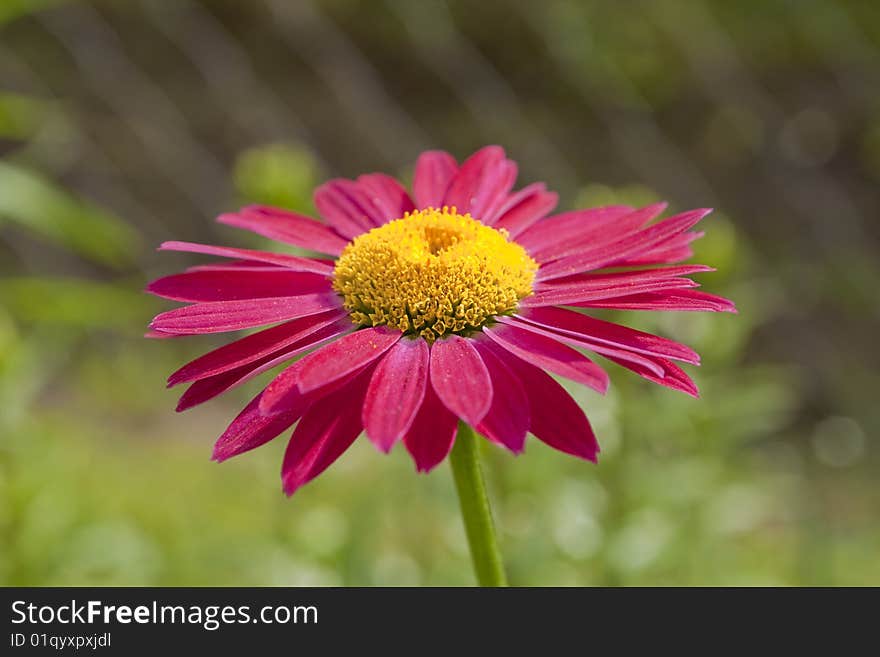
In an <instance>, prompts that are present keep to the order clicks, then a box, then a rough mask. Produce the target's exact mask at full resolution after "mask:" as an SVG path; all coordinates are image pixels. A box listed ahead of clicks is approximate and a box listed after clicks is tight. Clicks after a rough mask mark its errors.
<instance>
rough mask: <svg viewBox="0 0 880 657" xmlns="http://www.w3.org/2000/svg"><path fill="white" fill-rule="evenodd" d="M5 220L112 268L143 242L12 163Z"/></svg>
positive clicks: (2, 210) (5, 171) (1, 201)
mask: <svg viewBox="0 0 880 657" xmlns="http://www.w3.org/2000/svg"><path fill="white" fill-rule="evenodd" d="M4 220H6V221H13V222H16V223H18V224H20V225H22V226H23V227H25V228H27V229H28V230H32V231H34V232H36V233H39V234H40V235H41V236H43V237H47V238H50V239H52V240H54V241H56V242H58V243H59V244H61V245H63V246H66V247H68V248H69V249H70V250H72V251H74V252H76V253H79V254H82V255H84V256H86V257H88V258H90V259H93V260H95V261H98V262H102V263H105V264H109V265H121V264H123V263H125V262H128V261H130V260H131V258H132V255H133V253H134V251H135V246H136V245H137V242H138V239H137V238H138V236H137V233H136V232H135V231H134V230H133V229H131V228H130V227H129V226H128V225H126V224H124V223H122V222H121V221H119V220H118V219H117V218H116V217H113V216H112V215H109V214H107V213H105V212H103V211H101V210H99V209H98V208H96V207H93V206H90V205H89V204H87V203H84V202H82V201H80V200H78V199H76V198H74V197H72V196H71V195H70V194H68V193H66V192H65V191H63V190H61V189H59V188H58V187H57V186H55V185H53V184H52V183H51V182H50V181H48V180H46V179H45V178H43V177H42V176H40V175H38V174H36V173H34V172H33V171H28V170H27V169H25V168H23V167H20V166H17V165H14V164H11V163H8V162H0V222H3V221H4ZM0 225H2V223H0Z"/></svg>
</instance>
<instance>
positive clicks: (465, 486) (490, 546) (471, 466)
mask: <svg viewBox="0 0 880 657" xmlns="http://www.w3.org/2000/svg"><path fill="white" fill-rule="evenodd" d="M479 447H480V446H479V445H478V444H477V439H476V436H475V435H474V430H473V429H471V427H470V426H469V425H467V424H465V423H464V422H459V423H458V435H457V436H456V438H455V446H454V447H453V448H452V453H451V454H450V455H449V462H450V463H451V464H452V475H453V477H454V478H455V488H456V490H457V491H458V501H459V504H460V505H461V515H462V517H463V518H464V529H465V533H466V534H467V538H468V544H469V545H470V548H471V558H472V559H473V562H474V570H475V571H476V573H477V582H478V583H479V585H480V586H507V577H506V576H505V574H504V566H503V564H502V563H501V552H500V551H499V550H498V541H497V540H496V538H495V526H494V524H493V523H492V510H491V509H490V508H489V497H488V495H487V494H486V483H485V481H483V472H482V470H481V469H480V452H479Z"/></svg>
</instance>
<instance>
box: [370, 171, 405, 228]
mask: <svg viewBox="0 0 880 657" xmlns="http://www.w3.org/2000/svg"><path fill="white" fill-rule="evenodd" d="M357 181H358V185H360V188H361V189H362V190H363V191H364V193H365V194H366V195H367V196H368V197H369V198H370V200H371V201H372V202H373V205H375V206H376V207H377V208H378V209H379V211H380V212H381V213H382V216H383V217H384V219H385V221H386V222H388V221H393V220H394V219H400V218H402V217H403V215H405V214H406V213H407V212H412V211H413V210H415V209H416V207H415V205H413V202H412V199H411V198H410V197H409V194H408V193H407V191H406V190H405V189H404V188H403V185H401V184H400V183H399V182H397V180H395V179H394V178H392V177H391V176H386V175H385V174H384V173H370V174H367V175H365V176H360V177H359V178H358V180H357Z"/></svg>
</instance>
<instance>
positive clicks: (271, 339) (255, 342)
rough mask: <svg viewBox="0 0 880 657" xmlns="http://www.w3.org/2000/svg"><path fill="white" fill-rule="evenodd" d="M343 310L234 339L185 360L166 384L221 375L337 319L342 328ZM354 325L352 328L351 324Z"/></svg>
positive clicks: (294, 321) (304, 336)
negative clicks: (188, 360)
mask: <svg viewBox="0 0 880 657" xmlns="http://www.w3.org/2000/svg"><path fill="white" fill-rule="evenodd" d="M346 316H347V313H346V311H344V310H331V311H328V312H326V313H321V314H319V315H311V316H309V317H303V318H301V319H296V320H293V321H290V322H285V323H284V324H279V325H278V326H273V327H272V328H268V329H265V330H262V331H259V332H258V333H254V334H252V335H248V336H246V337H244V338H241V339H240V340H236V341H235V342H230V343H229V344H226V345H223V346H222V347H220V348H218V349H215V350H214V351H209V352H208V353H206V354H205V355H203V356H200V357H199V358H196V359H195V360H194V361H192V362H189V363H187V364H186V365H184V366H183V367H181V368H180V369H179V370H177V371H176V372H174V374H172V375H171V376H169V377H168V386H169V387H171V386H175V385H177V384H179V383H185V382H187V381H195V380H196V379H204V378H205V377H208V376H214V375H215V374H221V373H223V372H227V371H229V370H232V369H235V368H237V367H241V366H242V365H247V364H248V363H252V362H254V361H256V360H259V359H260V358H263V357H264V356H268V355H270V354H273V353H275V352H277V351H279V350H282V349H285V348H286V347H288V346H290V345H292V344H294V343H296V342H298V341H300V340H303V339H305V338H306V337H308V336H310V335H312V334H314V333H317V332H318V331H319V330H321V329H323V328H324V327H326V326H329V325H331V324H335V323H337V322H339V324H338V328H344V324H343V323H342V322H341V321H340V320H344V321H346V322H348V323H349V324H351V322H350V321H348V320H347V319H346ZM352 328H353V327H352Z"/></svg>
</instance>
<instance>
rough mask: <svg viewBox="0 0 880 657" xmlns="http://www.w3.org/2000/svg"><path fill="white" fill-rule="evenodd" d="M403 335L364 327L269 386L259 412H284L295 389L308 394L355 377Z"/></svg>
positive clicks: (300, 361)
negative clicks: (288, 398) (287, 401)
mask: <svg viewBox="0 0 880 657" xmlns="http://www.w3.org/2000/svg"><path fill="white" fill-rule="evenodd" d="M402 335H403V334H402V333H401V332H400V331H397V330H394V329H389V328H387V327H385V326H377V327H375V328H365V329H361V330H359V331H355V332H354V333H351V334H349V335H347V336H345V337H344V338H342V339H340V340H337V341H335V342H333V343H331V344H329V345H327V346H326V347H324V348H322V349H319V350H318V351H315V352H312V353H311V354H309V355H308V356H306V357H305V358H302V359H301V360H298V361H297V362H295V363H294V364H293V365H291V366H290V367H288V368H287V369H286V370H284V371H283V372H281V374H279V375H278V376H276V377H275V379H273V380H272V382H271V383H269V385H268V386H267V387H266V390H265V391H264V392H263V399H262V401H261V403H260V410H261V411H262V412H263V413H267V414H268V413H277V412H280V411H283V410H284V407H285V404H286V400H287V397H288V396H289V395H290V394H291V392H292V391H294V389H296V390H298V391H299V392H301V393H309V392H311V391H313V390H317V389H318V388H323V387H325V386H328V385H331V384H333V383H335V382H337V381H342V380H343V379H345V378H346V377H350V376H352V375H354V374H355V373H356V372H358V371H360V370H361V369H363V368H364V367H365V366H366V365H369V364H370V363H372V362H373V361H374V360H376V359H377V358H378V357H379V356H381V355H382V354H383V353H385V352H386V351H388V349H390V348H391V347H392V346H393V345H394V343H395V342H397V341H398V340H400V338H401V336H402Z"/></svg>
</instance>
